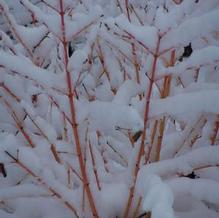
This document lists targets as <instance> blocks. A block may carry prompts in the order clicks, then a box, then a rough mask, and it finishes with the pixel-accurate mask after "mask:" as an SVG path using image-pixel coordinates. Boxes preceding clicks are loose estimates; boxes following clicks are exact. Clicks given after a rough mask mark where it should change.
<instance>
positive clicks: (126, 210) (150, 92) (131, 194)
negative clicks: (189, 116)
mask: <svg viewBox="0 0 219 218" xmlns="http://www.w3.org/2000/svg"><path fill="white" fill-rule="evenodd" d="M160 40H161V37H160V36H159V38H158V42H157V47H156V51H155V54H154V58H153V64H152V70H151V78H150V83H149V88H148V92H147V95H146V99H145V100H146V101H145V112H144V129H143V133H142V138H141V145H140V149H139V152H138V156H137V161H136V165H135V170H134V182H133V186H132V187H131V188H130V191H129V199H128V203H127V206H126V209H125V213H124V215H123V218H128V217H129V211H130V209H131V206H132V202H133V198H134V192H135V186H136V179H137V174H138V171H139V169H140V162H141V157H142V155H143V154H144V142H145V139H146V129H147V121H148V116H149V109H150V99H151V94H152V87H153V84H154V78H155V73H156V65H157V60H158V54H159V48H160Z"/></svg>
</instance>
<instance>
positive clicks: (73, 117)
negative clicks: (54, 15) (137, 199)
mask: <svg viewBox="0 0 219 218" xmlns="http://www.w3.org/2000/svg"><path fill="white" fill-rule="evenodd" d="M59 3H60V16H61V28H62V44H63V49H64V65H65V72H66V83H67V87H68V99H69V105H70V111H71V121H72V130H73V135H74V139H75V144H76V150H77V157H78V162H79V166H80V171H81V175H82V178H83V183H84V188H85V192H86V194H87V197H88V202H89V205H90V208H91V211H92V215H93V217H95V218H98V217H99V215H98V213H97V210H96V206H95V203H94V199H93V195H92V193H91V190H90V186H89V180H88V176H87V173H86V168H85V164H84V161H83V157H82V148H81V143H80V138H79V134H78V124H77V121H76V110H75V104H74V92H73V90H74V89H73V85H72V78H71V74H70V72H69V71H68V68H67V67H68V49H67V40H66V36H65V20H64V14H65V12H64V7H63V0H59Z"/></svg>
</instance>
